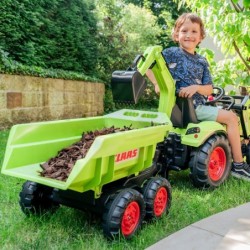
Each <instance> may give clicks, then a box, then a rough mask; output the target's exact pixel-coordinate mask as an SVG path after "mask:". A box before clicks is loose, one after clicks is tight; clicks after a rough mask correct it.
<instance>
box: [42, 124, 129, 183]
mask: <svg viewBox="0 0 250 250" xmlns="http://www.w3.org/2000/svg"><path fill="white" fill-rule="evenodd" d="M127 130H131V126H130V127H126V126H124V128H115V127H114V126H112V127H110V128H104V129H101V130H95V131H90V132H87V133H83V135H82V138H81V140H80V141H78V142H76V143H74V144H73V145H71V146H69V147H68V148H64V149H62V150H61V151H59V152H58V154H57V156H56V157H53V158H51V159H49V160H48V161H47V162H45V163H43V164H41V167H42V169H43V170H42V171H41V172H40V174H41V176H43V177H48V178H52V179H57V180H60V181H66V180H67V178H68V176H69V174H70V172H71V171H72V168H73V167H74V165H75V162H76V161H77V160H79V159H82V158H84V157H85V156H86V154H87V152H88V150H89V148H90V147H91V145H92V143H93V142H94V140H95V138H96V137H98V136H100V135H107V134H113V133H116V132H121V131H127Z"/></svg>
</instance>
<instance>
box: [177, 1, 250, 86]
mask: <svg viewBox="0 0 250 250" xmlns="http://www.w3.org/2000/svg"><path fill="white" fill-rule="evenodd" d="M175 1H176V2H177V0H175ZM179 4H181V5H183V4H186V5H187V6H188V7H189V8H191V9H192V10H193V11H195V12H197V13H198V14H200V16H201V17H202V19H203V20H204V23H205V24H206V29H207V31H208V33H209V34H210V35H211V36H212V37H213V38H214V41H215V43H216V44H217V45H218V46H219V47H220V48H221V50H222V52H223V53H224V54H225V55H226V56H227V55H230V56H231V57H229V58H228V59H226V60H224V61H221V62H219V63H217V64H215V63H214V62H212V61H211V62H210V63H211V64H212V70H213V75H214V76H215V82H216V83H217V84H219V85H222V86H223V87H224V86H226V85H227V84H233V85H235V86H237V87H238V86H239V85H245V86H250V0H243V1H239V0H227V1H216V0H180V1H179ZM232 56H234V57H233V58H232Z"/></svg>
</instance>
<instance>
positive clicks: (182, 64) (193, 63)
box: [162, 47, 212, 108]
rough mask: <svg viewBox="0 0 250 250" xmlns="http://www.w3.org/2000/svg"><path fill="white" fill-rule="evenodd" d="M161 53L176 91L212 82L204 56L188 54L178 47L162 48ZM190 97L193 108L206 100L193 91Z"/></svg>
mask: <svg viewBox="0 0 250 250" xmlns="http://www.w3.org/2000/svg"><path fill="white" fill-rule="evenodd" d="M162 55H163V57H164V59H165V61H166V63H167V65H168V68H169V71H170V73H171V75H172V77H173V79H174V80H175V81H176V90H177V91H178V90H180V89H181V88H183V87H188V86H190V85H194V84H202V85H206V84H212V77H211V74H210V71H209V65H208V62H207V60H206V58H205V57H203V56H201V55H199V54H194V55H193V54H190V53H188V52H187V51H185V50H183V49H182V48H180V47H171V48H167V49H164V50H163V51H162ZM192 98H193V103H194V107H195V108H196V107H197V106H198V105H203V104H204V103H205V101H206V99H205V97H204V96H203V95H201V94H199V93H195V94H194V95H193V97H192Z"/></svg>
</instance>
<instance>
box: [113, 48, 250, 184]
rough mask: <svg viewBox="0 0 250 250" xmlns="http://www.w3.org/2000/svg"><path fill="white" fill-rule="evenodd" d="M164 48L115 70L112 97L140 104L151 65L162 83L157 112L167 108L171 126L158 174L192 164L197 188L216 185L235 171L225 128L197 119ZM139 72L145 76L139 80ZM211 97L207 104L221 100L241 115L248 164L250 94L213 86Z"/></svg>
mask: <svg viewBox="0 0 250 250" xmlns="http://www.w3.org/2000/svg"><path fill="white" fill-rule="evenodd" d="M161 50H162V48H161V47H158V46H156V47H150V48H148V49H147V50H146V51H145V53H144V54H143V55H141V56H137V57H136V58H135V60H134V62H133V65H132V67H131V68H130V70H128V71H116V72H114V73H113V81H112V88H113V96H114V100H115V101H123V102H133V103H136V102H137V101H138V99H139V96H140V95H141V94H142V92H143V91H142V90H143V89H145V87H146V86H145V81H144V80H143V77H142V76H144V75H145V73H146V72H147V70H148V69H152V71H153V73H154V76H155V78H156V80H157V82H158V85H159V88H160V99H159V111H160V112H163V113H166V115H167V116H168V117H170V120H171V122H172V125H173V127H172V129H171V130H170V132H169V134H168V136H167V137H165V139H164V141H163V142H161V143H158V145H157V150H158V151H159V154H158V157H157V165H158V166H159V169H161V173H160V174H161V175H162V176H165V177H167V176H168V173H169V171H170V170H175V171H181V170H185V169H188V168H189V169H190V177H191V180H192V182H193V184H194V186H195V187H200V188H215V187H218V186H219V185H220V184H221V183H223V182H224V181H225V180H226V179H227V178H228V176H229V173H230V170H231V162H232V157H231V148H230V145H229V142H228V138H227V131H226V128H225V126H223V125H221V124H219V123H217V122H214V121H203V122H200V121H198V120H197V117H196V114H195V111H194V107H193V103H192V99H191V98H180V97H178V96H177V95H176V93H175V84H174V81H173V79H172V77H171V75H170V74H169V71H168V69H167V66H166V63H165V60H164V58H163V56H162V54H161ZM139 73H140V75H141V81H139V80H138V79H139V77H138V74H139ZM135 77H136V81H135V79H133V78H135ZM129 93H130V94H129ZM211 97H212V99H211V98H210V99H209V100H208V101H207V103H206V105H217V106H219V107H221V108H224V109H228V110H232V111H233V112H235V113H236V114H237V115H238V117H239V130H240V131H241V137H242V154H243V156H244V157H245V158H246V161H247V162H248V163H250V144H249V138H250V99H249V96H248V95H246V96H239V95H238V96H225V94H224V90H223V89H222V88H218V87H214V94H213V95H212V96H211Z"/></svg>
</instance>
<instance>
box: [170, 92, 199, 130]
mask: <svg viewBox="0 0 250 250" xmlns="http://www.w3.org/2000/svg"><path fill="white" fill-rule="evenodd" d="M170 119H171V122H172V123H173V126H174V127H178V128H186V127H187V126H188V124H189V123H199V121H198V119H197V117H196V113H195V110H194V104H193V99H192V98H183V97H179V96H177V97H176V103H175V106H174V108H173V110H172V114H171V118H170Z"/></svg>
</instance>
